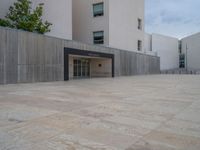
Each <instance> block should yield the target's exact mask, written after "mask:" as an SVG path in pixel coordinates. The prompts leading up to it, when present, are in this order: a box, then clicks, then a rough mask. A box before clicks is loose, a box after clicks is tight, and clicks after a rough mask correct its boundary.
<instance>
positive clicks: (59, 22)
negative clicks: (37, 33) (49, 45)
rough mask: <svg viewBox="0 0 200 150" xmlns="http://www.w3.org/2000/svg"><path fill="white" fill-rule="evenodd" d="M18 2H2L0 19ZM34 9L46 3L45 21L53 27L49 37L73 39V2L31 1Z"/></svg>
mask: <svg viewBox="0 0 200 150" xmlns="http://www.w3.org/2000/svg"><path fill="white" fill-rule="evenodd" d="M16 1H17V0H0V18H4V17H5V15H6V13H7V12H8V9H9V7H10V6H11V5H13V3H14V2H16ZM31 1H32V7H33V8H35V7H36V5H37V4H39V3H44V12H43V19H44V21H46V20H48V21H49V22H51V23H52V24H53V25H52V26H51V32H49V33H47V35H49V36H53V37H58V38H63V39H68V40H71V39H72V0H59V2H58V1H56V0H31ZM55 6H56V7H55Z"/></svg>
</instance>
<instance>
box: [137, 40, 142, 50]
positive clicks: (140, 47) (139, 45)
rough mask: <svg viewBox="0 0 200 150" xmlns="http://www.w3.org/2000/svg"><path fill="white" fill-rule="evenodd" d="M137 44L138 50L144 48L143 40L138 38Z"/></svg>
mask: <svg viewBox="0 0 200 150" xmlns="http://www.w3.org/2000/svg"><path fill="white" fill-rule="evenodd" d="M137 46H138V51H141V50H142V41H140V40H138V43H137Z"/></svg>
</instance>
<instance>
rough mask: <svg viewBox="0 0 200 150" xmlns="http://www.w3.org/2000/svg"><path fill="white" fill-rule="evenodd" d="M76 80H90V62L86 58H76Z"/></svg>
mask: <svg viewBox="0 0 200 150" xmlns="http://www.w3.org/2000/svg"><path fill="white" fill-rule="evenodd" d="M73 63H74V64H73V65H74V69H73V70H74V72H73V76H74V78H75V79H76V78H89V77H90V60H89V59H85V58H74V60H73Z"/></svg>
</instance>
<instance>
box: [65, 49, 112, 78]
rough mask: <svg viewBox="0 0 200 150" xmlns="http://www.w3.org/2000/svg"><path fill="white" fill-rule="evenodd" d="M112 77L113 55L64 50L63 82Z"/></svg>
mask: <svg viewBox="0 0 200 150" xmlns="http://www.w3.org/2000/svg"><path fill="white" fill-rule="evenodd" d="M72 76H73V78H74V79H79V78H89V77H114V54H109V53H101V52H93V51H86V50H78V49H72V48H64V80H65V81H67V80H69V79H73V78H72Z"/></svg>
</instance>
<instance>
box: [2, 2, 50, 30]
mask: <svg viewBox="0 0 200 150" xmlns="http://www.w3.org/2000/svg"><path fill="white" fill-rule="evenodd" d="M43 5H44V4H39V5H38V6H37V7H36V8H35V9H34V10H33V9H32V8H31V1H29V0H18V1H17V2H16V3H14V5H13V6H10V8H9V12H8V14H7V15H6V16H5V19H0V26H5V27H12V28H16V29H22V30H25V31H29V32H37V33H41V34H44V33H46V32H50V26H51V25H52V24H51V23H50V22H48V21H45V22H43V21H42V14H43Z"/></svg>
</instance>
